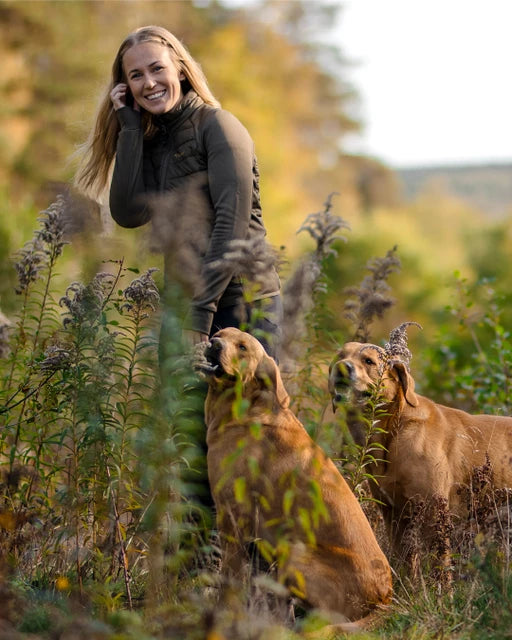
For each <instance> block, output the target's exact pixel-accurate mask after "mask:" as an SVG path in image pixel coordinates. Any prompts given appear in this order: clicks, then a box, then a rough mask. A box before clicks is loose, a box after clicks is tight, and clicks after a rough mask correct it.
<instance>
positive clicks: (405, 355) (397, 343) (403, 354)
mask: <svg viewBox="0 0 512 640" xmlns="http://www.w3.org/2000/svg"><path fill="white" fill-rule="evenodd" d="M410 325H414V326H416V327H418V328H419V329H422V326H421V325H420V324H418V323H417V322H403V323H402V324H401V325H400V326H398V327H396V328H395V329H393V330H392V331H391V333H390V334H389V342H387V343H386V344H385V345H384V350H385V351H386V354H387V357H388V358H397V359H398V360H400V361H401V362H403V363H404V364H405V365H406V366H407V368H409V365H410V362H411V359H412V353H411V352H410V350H409V348H408V346H407V327H409V326H410Z"/></svg>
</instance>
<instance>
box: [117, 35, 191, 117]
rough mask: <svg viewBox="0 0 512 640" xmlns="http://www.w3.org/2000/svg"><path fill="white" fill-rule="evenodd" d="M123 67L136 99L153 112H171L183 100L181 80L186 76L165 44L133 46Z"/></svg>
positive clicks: (139, 103)
mask: <svg viewBox="0 0 512 640" xmlns="http://www.w3.org/2000/svg"><path fill="white" fill-rule="evenodd" d="M123 68H124V72H125V74H126V78H127V80H128V87H129V88H130V91H131V93H132V95H133V99H134V100H135V102H137V104H138V105H139V106H140V107H142V108H143V109H145V110H146V111H149V113H152V114H154V115H158V114H161V113H167V112H168V111H170V110H171V109H173V108H174V107H175V106H176V105H177V104H179V102H180V101H181V99H182V98H183V93H182V91H181V85H180V80H184V79H185V76H184V75H183V73H180V72H178V69H177V68H176V65H175V64H174V61H173V59H172V58H171V55H170V50H169V48H168V47H166V46H165V45H163V44H160V43H158V42H141V43H140V44H136V45H134V46H133V47H130V49H128V51H126V53H125V54H124V56H123Z"/></svg>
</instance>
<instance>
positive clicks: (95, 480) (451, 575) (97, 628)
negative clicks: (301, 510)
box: [0, 197, 512, 639]
mask: <svg viewBox="0 0 512 640" xmlns="http://www.w3.org/2000/svg"><path fill="white" fill-rule="evenodd" d="M69 207H70V203H69V202H67V201H66V200H65V199H64V198H62V197H59V198H57V200H56V201H55V202H54V203H53V204H52V205H51V206H50V207H48V209H46V210H45V211H43V212H42V213H41V214H40V216H39V226H38V228H37V229H36V230H35V232H34V234H33V237H32V239H31V240H30V241H28V242H27V243H26V244H25V246H24V247H23V248H22V249H21V250H20V251H19V252H18V253H17V254H16V255H15V256H14V265H13V267H14V268H15V272H16V291H17V295H18V296H19V298H20V300H21V301H22V302H21V304H20V307H19V312H18V314H17V315H16V316H13V318H12V319H11V323H10V325H8V324H7V323H6V322H5V323H3V326H2V330H1V338H2V344H1V347H2V355H3V357H2V360H1V369H0V371H1V384H2V386H1V398H2V402H1V409H0V420H1V424H2V428H1V438H0V446H1V451H0V455H1V460H2V467H1V469H2V476H1V488H2V504H1V507H0V548H1V551H2V561H1V567H0V571H1V574H0V575H1V585H0V589H1V590H2V609H1V611H0V624H1V625H3V626H2V627H1V629H4V630H5V633H6V634H7V633H9V634H11V636H12V637H20V638H21V637H24V636H25V635H26V636H27V637H41V638H68V637H99V638H112V639H113V638H141V639H142V638H151V639H152V638H155V639H156V638H168V637H173V638H174V637H176V638H205V637H207V638H217V637H220V638H284V637H290V638H291V637H298V635H297V634H298V630H299V629H300V625H301V623H302V625H304V627H305V628H310V627H311V626H313V627H314V626H315V624H316V622H317V621H316V619H315V617H314V616H313V615H312V614H307V613H304V617H303V618H301V617H300V616H299V619H298V620H299V621H298V622H297V623H296V625H298V626H296V629H295V631H293V630H291V629H290V628H287V627H286V625H285V624H284V621H283V619H282V617H279V615H278V611H279V608H276V607H275V606H273V604H272V603H273V602H274V600H275V599H276V598H279V597H281V596H282V592H281V589H282V587H281V585H279V584H277V583H276V582H275V580H274V579H273V577H272V572H269V571H265V572H263V573H258V572H257V571H256V569H255V568H253V574H254V575H253V576H252V578H253V579H252V580H251V581H249V582H248V583H247V585H246V587H245V588H243V589H241V588H240V586H239V585H230V584H226V583H225V582H223V580H222V579H221V577H220V574H219V566H220V562H221V559H220V556H219V549H218V544H217V540H216V533H215V526H214V521H213V519H212V512H211V509H210V508H209V507H208V506H205V504H204V501H202V500H201V496H200V495H199V494H198V484H199V483H198V482H197V479H196V478H195V477H194V473H196V474H199V472H200V468H201V455H200V451H199V448H198V444H197V442H198V435H197V434H198V433H199V432H200V431H201V430H202V429H204V425H203V422H202V413H201V405H202V400H203V398H204V390H202V389H201V383H200V381H199V380H198V378H197V376H196V374H195V373H194V369H193V358H192V354H190V352H188V351H187V349H186V348H185V347H184V346H183V345H182V344H181V336H180V330H179V326H180V323H179V318H180V314H181V313H182V311H183V309H182V306H183V290H180V288H179V286H178V285H176V286H175V287H171V290H170V291H169V292H168V295H167V299H166V301H165V308H166V314H167V326H168V332H169V336H170V343H171V347H170V348H169V349H168V350H167V352H166V353H165V357H164V359H163V360H162V355H161V357H160V362H159V359H158V331H159V323H160V318H161V312H162V306H163V304H164V303H162V302H161V300H160V293H159V289H158V286H157V284H156V283H155V280H154V275H156V271H155V270H153V269H151V268H148V269H147V270H145V271H144V272H142V273H140V272H138V270H137V269H135V268H133V267H130V266H128V265H127V264H126V263H125V262H124V261H123V260H113V261H112V262H106V263H105V265H104V268H103V270H102V271H99V272H98V273H96V274H95V275H94V276H93V277H92V278H91V280H90V281H89V282H85V283H82V282H78V281H76V282H70V283H69V284H68V286H66V287H64V288H63V289H61V288H60V287H59V284H58V283H59V279H60V277H61V276H59V275H58V272H59V266H60V264H61V261H62V260H64V259H65V254H66V252H67V251H71V250H72V240H70V237H69V235H68V234H67V232H66V220H67V219H69V214H70V210H69ZM300 231H301V232H302V233H306V234H307V235H308V236H310V237H311V238H312V239H313V243H314V249H313V250H312V251H311V252H309V253H305V254H304V255H303V256H302V258H301V259H300V260H299V261H298V262H297V263H295V264H292V265H289V268H291V269H290V271H291V273H290V275H289V276H288V277H286V278H285V279H284V296H285V303H286V304H285V308H286V319H285V326H290V327H293V338H291V337H290V336H288V337H287V338H286V339H285V340H284V342H283V352H282V369H283V373H284V377H285V380H286V384H287V387H288V389H289V391H290V392H291V396H292V403H293V405H292V406H293V408H294V411H295V412H296V413H297V414H298V415H299V417H300V418H301V420H302V421H303V423H304V424H305V426H306V428H307V429H308V431H309V432H310V433H311V434H312V435H313V437H314V438H315V439H316V440H317V441H318V442H319V443H321V444H322V446H323V447H324V448H325V449H326V450H327V451H328V453H329V454H330V455H331V456H333V457H334V458H335V460H336V462H337V464H338V465H339V467H340V469H341V470H342V473H343V474H344V476H345V478H346V479H347V481H348V482H349V483H350V484H351V486H352V488H353V490H354V492H355V493H356V495H357V496H358V498H359V499H360V500H361V502H362V504H363V506H364V509H365V511H366V513H367V515H368V517H369V519H370V522H371V523H372V525H373V527H374V529H375V531H376V533H377V536H378V538H379V542H380V543H381V545H382V547H383V549H384V550H385V551H386V552H387V553H390V549H389V545H388V543H387V540H386V536H385V533H384V530H383V525H382V522H381V518H380V515H379V510H378V506H377V505H376V504H375V502H374V501H373V500H372V499H371V497H370V495H371V494H370V492H369V485H368V483H371V482H378V478H376V477H374V476H373V474H372V465H373V462H374V461H375V460H376V459H378V457H379V450H378V449H376V448H375V447H374V446H372V445H371V444H369V443H370V438H369V437H368V439H367V441H366V443H365V444H363V445H362V446H358V445H356V444H355V443H354V442H353V441H352V440H351V438H350V435H349V433H348V430H347V428H346V424H345V421H344V417H343V411H341V412H339V413H338V414H337V416H336V418H334V417H333V416H332V415H331V414H329V412H328V405H329V403H330V399H329V398H328V394H327V387H326V366H327V364H328V362H329V360H330V358H331V357H332V355H333V353H334V349H335V348H336V346H337V345H338V344H339V343H340V342H341V341H342V340H343V339H351V338H354V337H360V338H368V339H373V331H374V327H375V323H376V322H379V319H380V318H382V317H383V316H384V315H386V314H388V313H389V312H390V309H392V308H393V307H394V306H395V305H396V299H394V297H393V296H392V288H391V286H390V284H389V280H390V278H391V277H392V276H393V277H396V276H398V277H399V276H400V272H401V268H402V265H401V262H400V259H399V252H398V250H397V248H396V247H392V248H391V249H389V250H388V251H387V252H386V253H385V254H384V255H383V256H376V257H374V258H373V259H371V260H370V261H369V262H368V263H367V264H366V265H365V271H366V275H365V276H364V277H363V279H362V280H361V282H360V283H355V284H353V285H352V287H350V288H347V289H346V290H345V291H344V292H343V299H344V312H343V316H344V317H345V322H344V324H343V326H342V329H341V330H340V331H331V330H329V329H328V328H327V327H328V326H329V324H330V323H332V322H333V318H332V311H331V309H330V306H329V294H330V293H331V287H332V282H331V280H330V278H329V275H328V272H329V264H330V262H331V261H334V260H337V258H338V254H341V253H342V252H343V251H345V250H346V248H347V247H348V245H349V244H350V240H349V241H348V242H347V243H341V244H340V237H344V238H345V239H346V233H347V224H346V222H345V221H344V220H343V219H342V218H340V217H339V216H336V215H335V214H334V213H333V211H332V198H331V197H330V198H328V199H327V202H326V204H325V206H324V209H323V210H322V211H319V212H318V213H315V214H311V215H310V216H308V217H307V218H306V220H305V222H304V224H303V225H302V227H301V228H300ZM237 251H238V254H240V255H241V254H243V251H242V249H241V248H240V247H238V248H237ZM235 253H236V251H235ZM281 258H282V256H281ZM239 259H241V258H239ZM255 277H256V275H255ZM483 287H484V289H485V294H486V296H487V299H489V302H488V304H487V307H486V311H485V312H484V313H483V315H482V323H481V324H482V326H481V327H480V326H479V325H478V324H476V323H475V322H474V320H473V319H472V317H471V315H470V314H469V315H468V309H471V308H472V306H473V301H472V298H471V291H470V287H469V285H468V283H467V281H466V282H464V281H463V280H461V279H460V280H459V281H458V290H457V293H458V295H459V296H460V303H459V306H458V307H455V306H453V307H452V308H451V309H450V313H451V314H452V316H453V317H456V318H457V319H458V324H459V327H460V331H461V332H462V331H465V332H466V333H467V335H468V339H469V340H471V341H472V344H473V345H474V347H475V349H474V352H475V357H474V358H472V359H469V360H468V362H467V363H466V364H464V366H462V367H457V366H456V361H455V359H453V358H452V356H451V355H450V350H451V349H452V348H454V345H452V344H451V343H450V341H449V338H448V337H447V335H445V339H444V341H443V344H442V345H440V347H439V349H438V350H437V351H436V350H435V349H431V351H430V352H429V353H428V355H425V354H423V356H422V357H423V358H424V359H426V358H427V357H428V358H431V362H432V364H431V367H430V368H426V369H425V370H424V371H423V378H424V380H425V381H426V382H425V383H424V386H425V387H426V388H427V389H429V390H430V391H431V392H432V393H435V392H438V393H442V392H445V393H447V392H448V391H447V390H451V393H452V395H453V401H454V402H457V403H458V404H459V405H470V408H471V409H474V410H482V411H484V410H485V411H487V412H495V413H502V412H504V413H508V412H509V405H508V403H509V400H508V393H507V381H508V377H509V367H510V366H511V357H512V348H511V344H510V337H509V334H508V332H507V331H506V329H505V328H504V326H503V323H502V311H501V306H500V300H499V299H498V298H497V297H496V296H495V293H494V291H493V290H492V289H491V288H490V285H489V284H488V283H485V285H483ZM484 299H485V297H482V300H484ZM481 329H482V330H481ZM285 337H286V336H285ZM375 339H376V338H375ZM441 347H442V348H441ZM442 357H445V358H447V360H445V362H447V361H450V362H451V366H450V367H445V368H444V370H443V376H439V375H436V373H435V371H436V369H435V367H436V366H437V367H440V366H441V359H442ZM437 371H439V369H437ZM429 376H431V378H432V381H433V383H432V385H429V382H428V381H429ZM439 378H441V379H439ZM233 410H234V411H238V412H239V413H240V412H243V411H244V405H243V402H241V404H240V405H239V406H236V407H234V409H233ZM380 411H382V410H381V409H380V404H379V402H378V396H376V398H375V401H374V403H373V404H372V405H371V410H370V412H369V413H368V414H367V415H366V418H365V419H366V420H367V431H368V434H371V432H372V430H373V429H376V428H377V429H378V428H379V427H378V424H377V423H378V418H379V415H380V414H379V412H380ZM199 439H200V438H199ZM203 464H204V461H203ZM239 499H240V500H243V499H245V498H244V495H243V491H240V495H239ZM467 500H468V505H469V506H470V508H469V513H470V517H469V519H468V521H467V522H464V523H456V525H455V523H453V522H451V520H450V517H449V515H448V513H447V510H446V505H444V504H442V503H441V502H440V503H439V504H436V505H434V509H433V511H432V509H430V510H427V509H426V508H425V505H422V504H418V505H416V513H415V523H416V526H415V528H414V529H413V530H412V532H411V535H410V537H409V538H408V541H407V548H405V549H403V550H402V551H403V553H402V557H401V559H400V560H398V559H396V563H394V559H393V557H391V563H392V566H393V568H394V581H395V597H394V601H393V605H392V607H391V609H390V611H389V612H388V614H387V615H386V616H385V617H384V618H383V620H382V623H381V624H380V626H379V627H378V628H376V629H374V630H373V631H371V632H366V633H365V634H363V636H364V637H375V638H378V637H383V638H385V637H393V638H395V637H411V638H413V637H414V638H418V637H422V638H430V637H432V638H437V637H460V638H473V637H475V638H476V637H482V635H485V637H495V638H499V637H508V635H507V634H508V633H509V628H510V622H511V616H512V611H511V607H510V596H511V595H512V594H511V589H512V586H511V582H510V571H509V569H510V511H509V508H508V507H509V505H508V494H506V493H505V494H504V495H501V494H499V492H496V491H494V490H493V486H492V469H490V468H489V466H485V465H484V467H482V468H478V469H475V470H474V482H473V485H472V487H471V490H470V491H468V495H467ZM318 508H320V507H318ZM425 518H429V522H431V521H432V518H433V519H434V521H435V522H436V531H437V534H438V539H437V542H436V545H434V550H433V551H432V549H430V550H426V549H425V548H424V547H423V545H422V535H421V531H422V526H423V523H424V522H425ZM264 551H266V555H267V557H266V560H272V553H273V552H272V550H271V549H270V550H269V549H266V550H264ZM404 558H406V562H405V564H404ZM326 588H328V585H326ZM308 625H309V626H308ZM34 634H36V635H35V636H34ZM73 634H75V635H73ZM79 634H81V635H79ZM11 636H7V635H6V636H5V637H11Z"/></svg>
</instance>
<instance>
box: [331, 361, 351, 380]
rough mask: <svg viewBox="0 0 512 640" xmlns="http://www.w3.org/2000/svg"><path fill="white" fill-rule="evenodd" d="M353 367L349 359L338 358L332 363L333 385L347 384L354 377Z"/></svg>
mask: <svg viewBox="0 0 512 640" xmlns="http://www.w3.org/2000/svg"><path fill="white" fill-rule="evenodd" d="M354 376H355V367H354V365H353V364H352V362H350V361H349V360H339V361H338V362H336V364H335V365H334V369H333V382H334V385H335V386H336V385H338V384H348V383H349V382H351V381H352V380H353V379H354Z"/></svg>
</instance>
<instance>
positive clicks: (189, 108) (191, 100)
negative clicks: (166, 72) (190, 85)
mask: <svg viewBox="0 0 512 640" xmlns="http://www.w3.org/2000/svg"><path fill="white" fill-rule="evenodd" d="M202 104H203V100H202V99H201V98H200V97H199V96H198V95H197V93H196V92H195V91H193V90H192V89H189V90H188V91H187V93H186V94H185V95H184V96H183V100H182V101H181V102H180V103H179V104H178V105H177V106H176V107H175V108H174V109H171V111H168V112H167V113H162V114H161V115H159V116H156V117H155V119H154V122H155V124H156V126H157V127H158V129H160V130H162V131H164V132H165V131H168V130H170V129H173V128H174V127H175V126H176V125H178V124H180V123H181V122H182V121H183V120H184V119H185V118H187V117H188V116H189V115H190V114H191V113H192V112H193V111H195V110H196V109H197V108H198V107H200V106H201V105H202Z"/></svg>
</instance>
